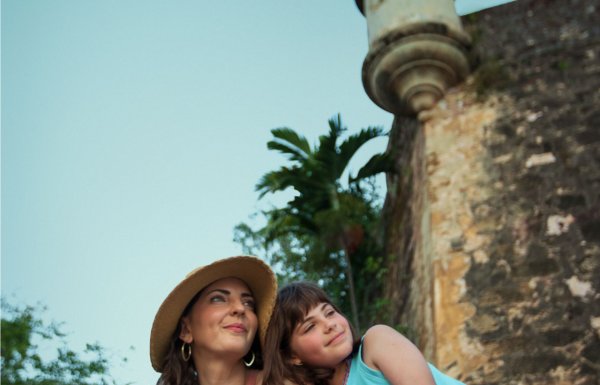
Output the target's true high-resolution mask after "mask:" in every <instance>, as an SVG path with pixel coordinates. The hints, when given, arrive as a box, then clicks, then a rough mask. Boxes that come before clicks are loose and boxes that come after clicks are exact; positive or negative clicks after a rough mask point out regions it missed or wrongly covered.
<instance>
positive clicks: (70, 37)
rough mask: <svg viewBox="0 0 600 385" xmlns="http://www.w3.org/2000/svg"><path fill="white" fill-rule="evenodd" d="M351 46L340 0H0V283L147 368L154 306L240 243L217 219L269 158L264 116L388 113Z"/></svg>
mask: <svg viewBox="0 0 600 385" xmlns="http://www.w3.org/2000/svg"><path fill="white" fill-rule="evenodd" d="M367 49H368V47H367V36H366V23H365V20H364V18H363V16H362V15H361V14H360V12H359V11H358V10H357V8H356V6H355V4H354V1H352V0H344V1H329V2H324V1H320V0H319V1H317V0H303V1H294V2H285V1H261V2H241V1H238V2H231V1H214V2H210V3H209V2H206V1H198V0H193V1H192V0H189V1H188V0H170V1H167V0H164V1H156V0H144V1H139V0H135V1H134V0H104V1H92V0H3V1H2V111H1V112H2V247H1V251H2V295H3V296H6V297H8V298H13V299H15V300H18V301H20V302H22V303H27V304H34V303H37V302H41V303H43V304H45V305H47V306H48V311H47V312H46V313H45V314H44V318H46V319H49V320H50V319H52V320H56V321H64V322H65V327H64V329H65V330H66V331H67V332H69V337H68V339H69V341H70V343H71V345H72V348H73V349H76V350H79V349H82V348H83V346H84V344H85V342H94V341H98V342H100V344H102V345H103V346H105V347H106V348H107V349H108V350H109V351H110V352H112V353H114V354H115V355H117V356H119V355H121V356H127V357H128V358H129V362H128V363H126V364H118V365H116V366H115V367H114V368H113V369H112V372H113V374H114V375H115V377H116V378H117V380H118V381H120V382H133V383H134V384H139V385H141V384H153V383H155V382H156V379H157V378H158V375H157V374H156V373H155V372H154V371H153V370H152V368H151V366H150V362H149V358H148V343H149V332H150V327H151V323H152V320H153V317H154V314H155V312H156V310H157V308H158V306H159V305H160V303H161V302H162V300H163V299H164V297H165V296H166V295H167V294H168V292H169V291H170V290H171V289H172V288H173V286H174V285H175V284H176V283H177V282H179V280H180V279H181V278H182V277H183V276H184V275H185V274H186V273H187V272H188V271H190V270H191V269H193V268H195V267H197V266H199V265H202V264H205V263H207V262H210V261H212V260H214V259H217V258H221V257H225V256H230V255H235V254H238V253H240V248H239V246H238V245H236V244H234V243H233V241H232V239H233V227H234V226H235V225H236V224H237V223H239V222H241V221H245V220H247V218H248V216H249V215H250V214H252V213H254V212H255V211H257V209H258V208H259V207H261V205H262V204H263V203H260V204H259V203H257V194H256V193H255V192H254V185H255V183H256V182H257V181H258V178H259V177H260V176H261V175H262V174H264V173H265V172H267V171H269V170H272V169H275V168H277V167H278V166H280V165H281V164H282V162H283V158H282V157H280V156H279V155H278V154H275V153H271V152H268V151H267V149H266V142H267V141H268V140H269V138H270V130H271V129H272V128H275V127H281V126H288V127H291V128H294V129H296V130H298V131H300V132H302V133H303V134H304V135H305V136H307V138H308V139H309V140H310V141H311V142H314V141H316V138H317V136H318V135H320V134H323V133H325V132H326V123H327V119H328V118H330V117H331V116H332V115H334V114H336V113H338V112H339V113H341V115H342V118H343V119H344V121H345V123H346V124H347V125H348V127H349V129H350V132H355V131H356V130H358V129H359V128H361V127H366V126H368V125H382V126H384V127H389V126H390V124H391V121H392V117H391V115H390V114H388V113H386V112H385V111H382V110H380V109H379V108H378V107H376V106H375V105H374V104H373V103H372V102H371V101H370V100H369V99H368V97H367V96H366V94H365V92H364V91H363V88H362V84H361V66H362V60H363V58H364V56H365V54H366V52H367ZM384 148H385V140H384V139H381V140H377V141H374V142H373V143H371V144H370V145H369V146H367V147H365V148H364V149H363V150H362V151H361V153H360V154H359V155H360V159H361V160H359V161H357V162H355V163H353V164H356V166H354V171H356V169H357V167H358V163H359V162H360V161H364V160H366V159H367V157H368V156H370V155H371V154H372V153H374V152H376V151H382V150H383V149H384ZM272 202H274V203H280V202H278V201H277V200H273V201H272ZM130 346H133V347H134V348H135V350H129V347H130Z"/></svg>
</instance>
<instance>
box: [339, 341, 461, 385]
mask: <svg viewBox="0 0 600 385" xmlns="http://www.w3.org/2000/svg"><path fill="white" fill-rule="evenodd" d="M428 365H429V370H431V374H432V375H433V380H434V381H435V384H436V385H465V384H463V383H462V382H460V381H458V380H455V379H454V378H452V377H450V376H447V375H445V374H444V373H442V372H440V371H439V370H437V368H436V367H435V366H433V365H431V364H428ZM346 385H390V383H389V382H388V380H386V378H385V377H384V376H383V373H381V372H380V371H379V370H375V369H372V368H370V367H368V366H367V365H366V364H365V363H364V362H363V360H362V343H361V344H360V347H359V349H358V354H357V355H355V356H354V357H353V358H352V364H351V365H350V373H349V374H348V381H347V382H346Z"/></svg>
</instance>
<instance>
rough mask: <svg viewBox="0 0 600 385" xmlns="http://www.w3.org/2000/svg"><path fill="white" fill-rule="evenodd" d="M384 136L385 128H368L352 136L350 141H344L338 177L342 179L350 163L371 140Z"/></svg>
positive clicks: (340, 154)
mask: <svg viewBox="0 0 600 385" xmlns="http://www.w3.org/2000/svg"><path fill="white" fill-rule="evenodd" d="M382 135H384V132H383V128H381V127H367V128H363V129H362V130H360V131H359V132H358V133H356V134H354V135H351V136H350V137H348V139H346V140H344V142H342V144H340V153H339V157H338V158H339V168H340V169H339V170H337V172H338V173H339V174H338V175H337V177H338V178H339V177H341V176H342V173H343V172H344V170H345V169H346V167H348V163H350V160H351V159H352V157H353V156H354V154H356V152H357V151H358V150H359V149H360V148H361V147H362V146H363V145H364V144H365V143H367V142H368V141H369V140H371V139H374V138H377V137H380V136H382Z"/></svg>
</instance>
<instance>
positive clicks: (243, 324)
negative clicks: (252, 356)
mask: <svg viewBox="0 0 600 385" xmlns="http://www.w3.org/2000/svg"><path fill="white" fill-rule="evenodd" d="M181 322H182V325H181V326H182V328H181V333H180V335H179V338H181V340H182V341H184V342H187V343H190V344H192V351H193V352H194V356H196V355H198V356H207V355H221V354H227V355H230V356H232V357H233V358H235V359H237V358H241V357H243V356H244V355H246V353H248V351H249V350H250V347H251V346H252V341H253V340H254V336H255V334H256V329H257V325H258V320H257V318H256V313H255V303H254V297H253V295H252V293H251V292H250V289H249V288H248V286H247V285H246V284H245V283H244V281H242V280H240V279H238V278H223V279H220V280H218V281H215V282H213V283H211V284H210V285H208V286H207V287H205V288H204V289H203V291H202V293H201V294H200V296H199V297H198V299H197V301H196V303H194V305H193V306H192V308H191V310H190V312H189V314H188V315H187V316H184V317H183V318H182V320H181Z"/></svg>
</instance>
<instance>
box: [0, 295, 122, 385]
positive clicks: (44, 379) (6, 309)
mask: <svg viewBox="0 0 600 385" xmlns="http://www.w3.org/2000/svg"><path fill="white" fill-rule="evenodd" d="M42 310H43V309H40V308H39V307H32V306H24V307H18V306H14V305H11V304H9V303H8V302H6V301H5V300H4V299H2V374H1V381H2V385H67V384H68V385H91V384H103V385H106V384H115V381H114V380H113V379H112V377H111V376H110V374H109V361H108V359H107V358H106V357H105V355H104V350H103V348H102V347H101V346H100V345H98V344H88V345H86V348H85V351H84V352H83V356H82V355H81V354H78V353H76V352H74V351H73V350H71V349H69V348H68V347H67V345H66V342H65V340H64V338H65V334H64V333H62V332H61V331H60V328H59V325H56V324H54V323H52V324H45V323H44V322H42V320H41V319H40V318H39V313H40V312H41V311H42ZM38 343H41V344H42V345H44V346H45V345H49V346H58V347H57V348H56V354H55V357H53V358H50V359H48V358H46V354H42V353H41V352H46V351H47V350H43V349H40V348H39V346H38Z"/></svg>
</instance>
